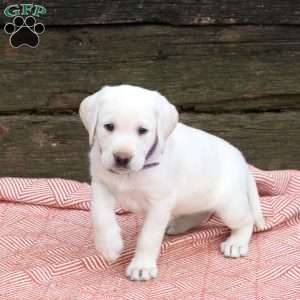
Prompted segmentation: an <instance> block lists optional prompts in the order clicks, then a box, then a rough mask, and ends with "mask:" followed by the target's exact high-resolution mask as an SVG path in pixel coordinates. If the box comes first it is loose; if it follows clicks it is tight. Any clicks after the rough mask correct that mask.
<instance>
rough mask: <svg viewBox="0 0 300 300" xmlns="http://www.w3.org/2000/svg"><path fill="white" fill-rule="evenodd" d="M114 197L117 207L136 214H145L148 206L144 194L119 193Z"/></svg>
mask: <svg viewBox="0 0 300 300" xmlns="http://www.w3.org/2000/svg"><path fill="white" fill-rule="evenodd" d="M115 196H116V199H117V203H118V205H119V206H121V207H122V208H124V209H126V210H129V211H131V212H134V213H136V214H143V213H145V212H146V211H147V210H148V208H149V206H150V203H149V201H148V200H147V196H146V195H145V193H143V192H141V191H138V190H127V191H119V192H117V193H116V195H115Z"/></svg>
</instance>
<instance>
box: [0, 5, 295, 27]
mask: <svg viewBox="0 0 300 300" xmlns="http://www.w3.org/2000/svg"><path fill="white" fill-rule="evenodd" d="M38 3H39V4H42V5H44V6H45V7H46V9H47V14H46V16H45V17H43V19H44V21H45V23H46V24H47V25H74V24H76V25H78V24H81V25H82V24H120V23H145V22H147V23H168V24H175V25H207V24H299V23H300V3H299V1H295V0H285V1H282V0H264V1H261V0H251V1H238V0H219V1H212V0H211V1H207V0H201V1H199V0H174V1H167V0H165V1H156V0H143V1H138V0H114V1H110V0H102V1H94V0H92V1H91V0H87V1H83V0H72V1H71V0H67V1H60V0H51V1H48V0H47V1H45V0H41V1H39V2H38ZM8 4H11V3H8V1H1V3H0V8H1V10H3V9H4V8H5V7H6V6H7V5H8ZM7 19H8V18H7V17H5V16H4V15H3V14H1V15H0V23H1V24H3V23H5V22H7Z"/></svg>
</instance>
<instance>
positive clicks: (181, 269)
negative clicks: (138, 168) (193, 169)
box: [0, 167, 300, 300]
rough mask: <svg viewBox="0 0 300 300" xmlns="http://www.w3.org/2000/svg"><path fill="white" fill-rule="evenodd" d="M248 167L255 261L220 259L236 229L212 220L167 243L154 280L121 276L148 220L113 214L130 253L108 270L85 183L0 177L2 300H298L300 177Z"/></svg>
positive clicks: (122, 212)
mask: <svg viewBox="0 0 300 300" xmlns="http://www.w3.org/2000/svg"><path fill="white" fill-rule="evenodd" d="M250 168H251V172H252V173H253V174H254V176H255V179H256V182H257V186H258V189H259V193H260V196H261V203H262V208H263V212H264V216H265V217H266V227H265V228H264V230H262V231H257V230H256V229H255V231H256V233H255V234H254V235H253V238H252V240H251V243H250V251H249V255H248V256H247V257H245V258H240V259H228V258H224V257H223V256H222V255H221V253H220V251H219V246H220V242H221V241H222V240H223V239H224V238H225V237H226V236H227V235H228V234H229V231H228V229H227V228H226V227H224V226H223V224H222V222H221V221H220V220H219V219H218V218H217V217H215V216H212V218H211V219H210V220H209V221H208V222H207V223H206V224H204V225H203V226H201V227H199V228H198V229H194V230H192V231H189V232H188V233H185V234H181V235H177V236H172V237H167V236H166V237H165V239H164V242H163V244H162V246H161V256H160V259H159V276H158V277H157V278H156V279H154V280H152V281H148V282H131V281H129V280H128V279H127V278H126V277H125V275H124V274H125V268H126V266H127V264H128V263H129V260H130V258H131V257H132V255H133V251H134V246H135V242H136V238H137V232H138V231H139V230H140V227H141V225H142V221H143V219H142V217H139V216H136V215H134V214H131V213H128V212H126V211H125V210H122V209H121V208H119V209H117V210H116V213H117V218H118V221H119V223H120V225H121V228H122V235H123V238H124V241H125V248H124V251H123V253H122V255H121V257H120V258H119V259H118V260H117V261H116V262H114V263H112V264H109V263H108V262H107V261H106V260H105V259H104V258H103V257H101V255H100V254H97V253H96V250H95V247H94V244H93V234H92V227H91V218H90V211H89V208H90V187H89V185H88V184H87V183H80V182H76V181H72V180H64V179H59V178H53V179H33V178H0V222H1V231H0V300H13V299H14V300H19V299H20V300H21V299H22V300H23V299H31V300H35V299H61V300H62V299H70V300H71V299H72V300H74V299H84V300H88V299H107V300H108V299H114V300H116V299H132V300H135V299H136V300H141V299H185V300H188V299H207V300H209V299H219V300H221V299H222V300H224V299H247V300H249V299H278V300H282V299H293V300H294V299H300V171H297V170H288V171H261V170H259V169H256V168H254V167H250Z"/></svg>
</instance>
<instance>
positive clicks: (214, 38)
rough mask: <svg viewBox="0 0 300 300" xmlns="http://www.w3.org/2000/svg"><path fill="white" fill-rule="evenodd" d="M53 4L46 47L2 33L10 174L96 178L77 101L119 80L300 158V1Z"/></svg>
mask: <svg viewBox="0 0 300 300" xmlns="http://www.w3.org/2000/svg"><path fill="white" fill-rule="evenodd" d="M7 2H8V1H0V9H1V10H3V9H4V8H5V6H6V5H7ZM39 4H43V1H40V2H39ZM44 5H45V7H46V8H47V10H48V13H47V15H46V16H45V17H43V18H40V20H41V21H43V23H44V24H46V32H45V33H44V34H43V35H42V36H41V42H40V45H39V47H38V48H37V49H29V48H24V47H22V48H19V49H12V48H11V47H10V45H9V41H8V36H7V35H5V34H4V33H3V34H0V176H30V177H64V178H71V179H78V180H84V181H88V180H89V176H88V163H87V152H88V141H87V134H86V132H85V130H84V129H83V126H82V125H81V123H80V121H79V118H78V113H77V112H78V106H79V103H80V101H81V100H82V99H83V98H84V97H85V96H87V95H89V94H91V93H93V92H95V91H97V90H98V89H99V88H101V87H102V86H103V85H105V84H112V85H113V84H120V83H129V84H135V85H141V86H143V87H146V88H151V89H157V90H159V91H160V92H162V93H163V94H164V95H165V96H167V97H168V98H169V100H170V101H172V102H173V103H175V104H176V106H177V108H178V109H179V111H180V112H181V120H182V121H183V122H185V123H187V124H190V125H192V126H195V127H198V128H202V129H205V130H208V131H209V132H211V133H214V134H217V135H219V136H221V137H224V138H226V139H227V140H229V141H230V142H232V143H233V144H234V145H236V146H238V147H239V148H240V149H241V150H242V151H243V152H244V154H245V156H246V158H247V160H248V161H249V163H251V164H254V165H256V166H257V167H260V168H264V169H282V168H298V169H299V168H300V26H299V25H300V1H292V0H287V1H281V0H264V1H262V0H249V1H238V0H228V1H225V0H223V1H221V0H220V1H213V0H201V1H198V0H182V1H179V0H178V1H167V0H164V1H155V0H152V1H150V0H144V1H137V0H119V1H109V0H105V1H83V0H74V1H58V0H52V1H44ZM8 21H9V19H8V18H6V17H5V16H4V15H3V14H1V15H0V24H1V25H3V24H5V23H6V22H8Z"/></svg>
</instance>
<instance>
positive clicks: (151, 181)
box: [79, 85, 264, 280]
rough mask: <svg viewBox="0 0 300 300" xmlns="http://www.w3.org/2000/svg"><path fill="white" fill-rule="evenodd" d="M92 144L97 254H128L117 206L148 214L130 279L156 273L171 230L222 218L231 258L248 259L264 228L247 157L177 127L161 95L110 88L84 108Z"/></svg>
mask: <svg viewBox="0 0 300 300" xmlns="http://www.w3.org/2000/svg"><path fill="white" fill-rule="evenodd" d="M79 113H80V117H81V120H82V122H83V124H84V126H85V128H86V129H87V131H88V133H89V141H90V145H91V151H90V173H91V178H92V184H91V185H92V218H93V224H94V230H95V243H96V248H97V250H98V251H99V252H100V253H101V254H102V255H103V256H104V257H105V258H106V259H108V260H110V261H114V260H115V259H117V258H118V257H119V255H120V253H121V251H122V246H123V242H122V238H121V234H120V228H119V226H118V223H117V221H116V217H115V213H114V207H115V203H116V201H120V203H121V205H122V206H123V207H125V208H127V209H129V210H130V211H133V212H135V213H143V214H145V220H144V224H143V227H142V230H141V232H140V234H139V236H138V241H137V246H136V251H135V255H134V257H133V259H132V260H131V262H130V264H129V266H128V267H127V271H126V274H127V276H128V277H129V278H130V279H132V280H148V279H150V278H154V277H156V275H157V258H158V256H159V251H160V246H161V242H162V239H163V236H164V233H165V231H166V230H167V233H169V234H176V233H182V232H185V231H186V230H188V229H191V228H193V227H195V226H197V225H200V224H201V222H203V221H204V220H206V219H207V217H208V216H209V215H210V214H211V213H216V214H217V215H218V216H219V217H220V218H221V219H222V220H223V222H224V223H225V224H226V225H227V226H228V227H229V228H230V229H231V235H230V237H229V238H227V239H226V240H225V241H224V242H223V243H222V244H221V252H222V253H223V254H224V256H226V257H240V256H245V255H246V254H247V251H248V243H249V240H250V237H251V234H252V231H253V225H254V224H255V225H256V226H257V227H258V228H262V227H263V226H264V219H263V216H262V212H261V208H260V203H259V197H258V193H257V189H256V185H255V181H254V179H253V177H252V175H251V174H250V173H249V170H248V166H247V164H246V162H245V159H244V157H243V156H242V154H241V153H240V152H239V150H237V149H236V148H235V147H233V146H232V145H230V144H229V143H227V142H226V141H224V140H223V139H221V138H218V137H216V136H213V135H211V134H208V133H206V132H204V131H201V130H197V129H194V128H191V127H188V126H186V125H183V124H181V123H178V113H177V111H176V108H175V107H174V106H173V105H172V104H170V103H169V102H168V101H167V99H166V98H165V97H163V96H162V95H161V94H159V93H158V92H156V91H150V90H146V89H143V88H140V87H134V86H130V85H120V86H114V87H110V86H106V87H104V88H102V89H101V90H100V91H99V92H97V93H95V94H93V95H91V96H89V97H87V98H86V99H84V100H83V102H82V103H81V105H80V111H79Z"/></svg>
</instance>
